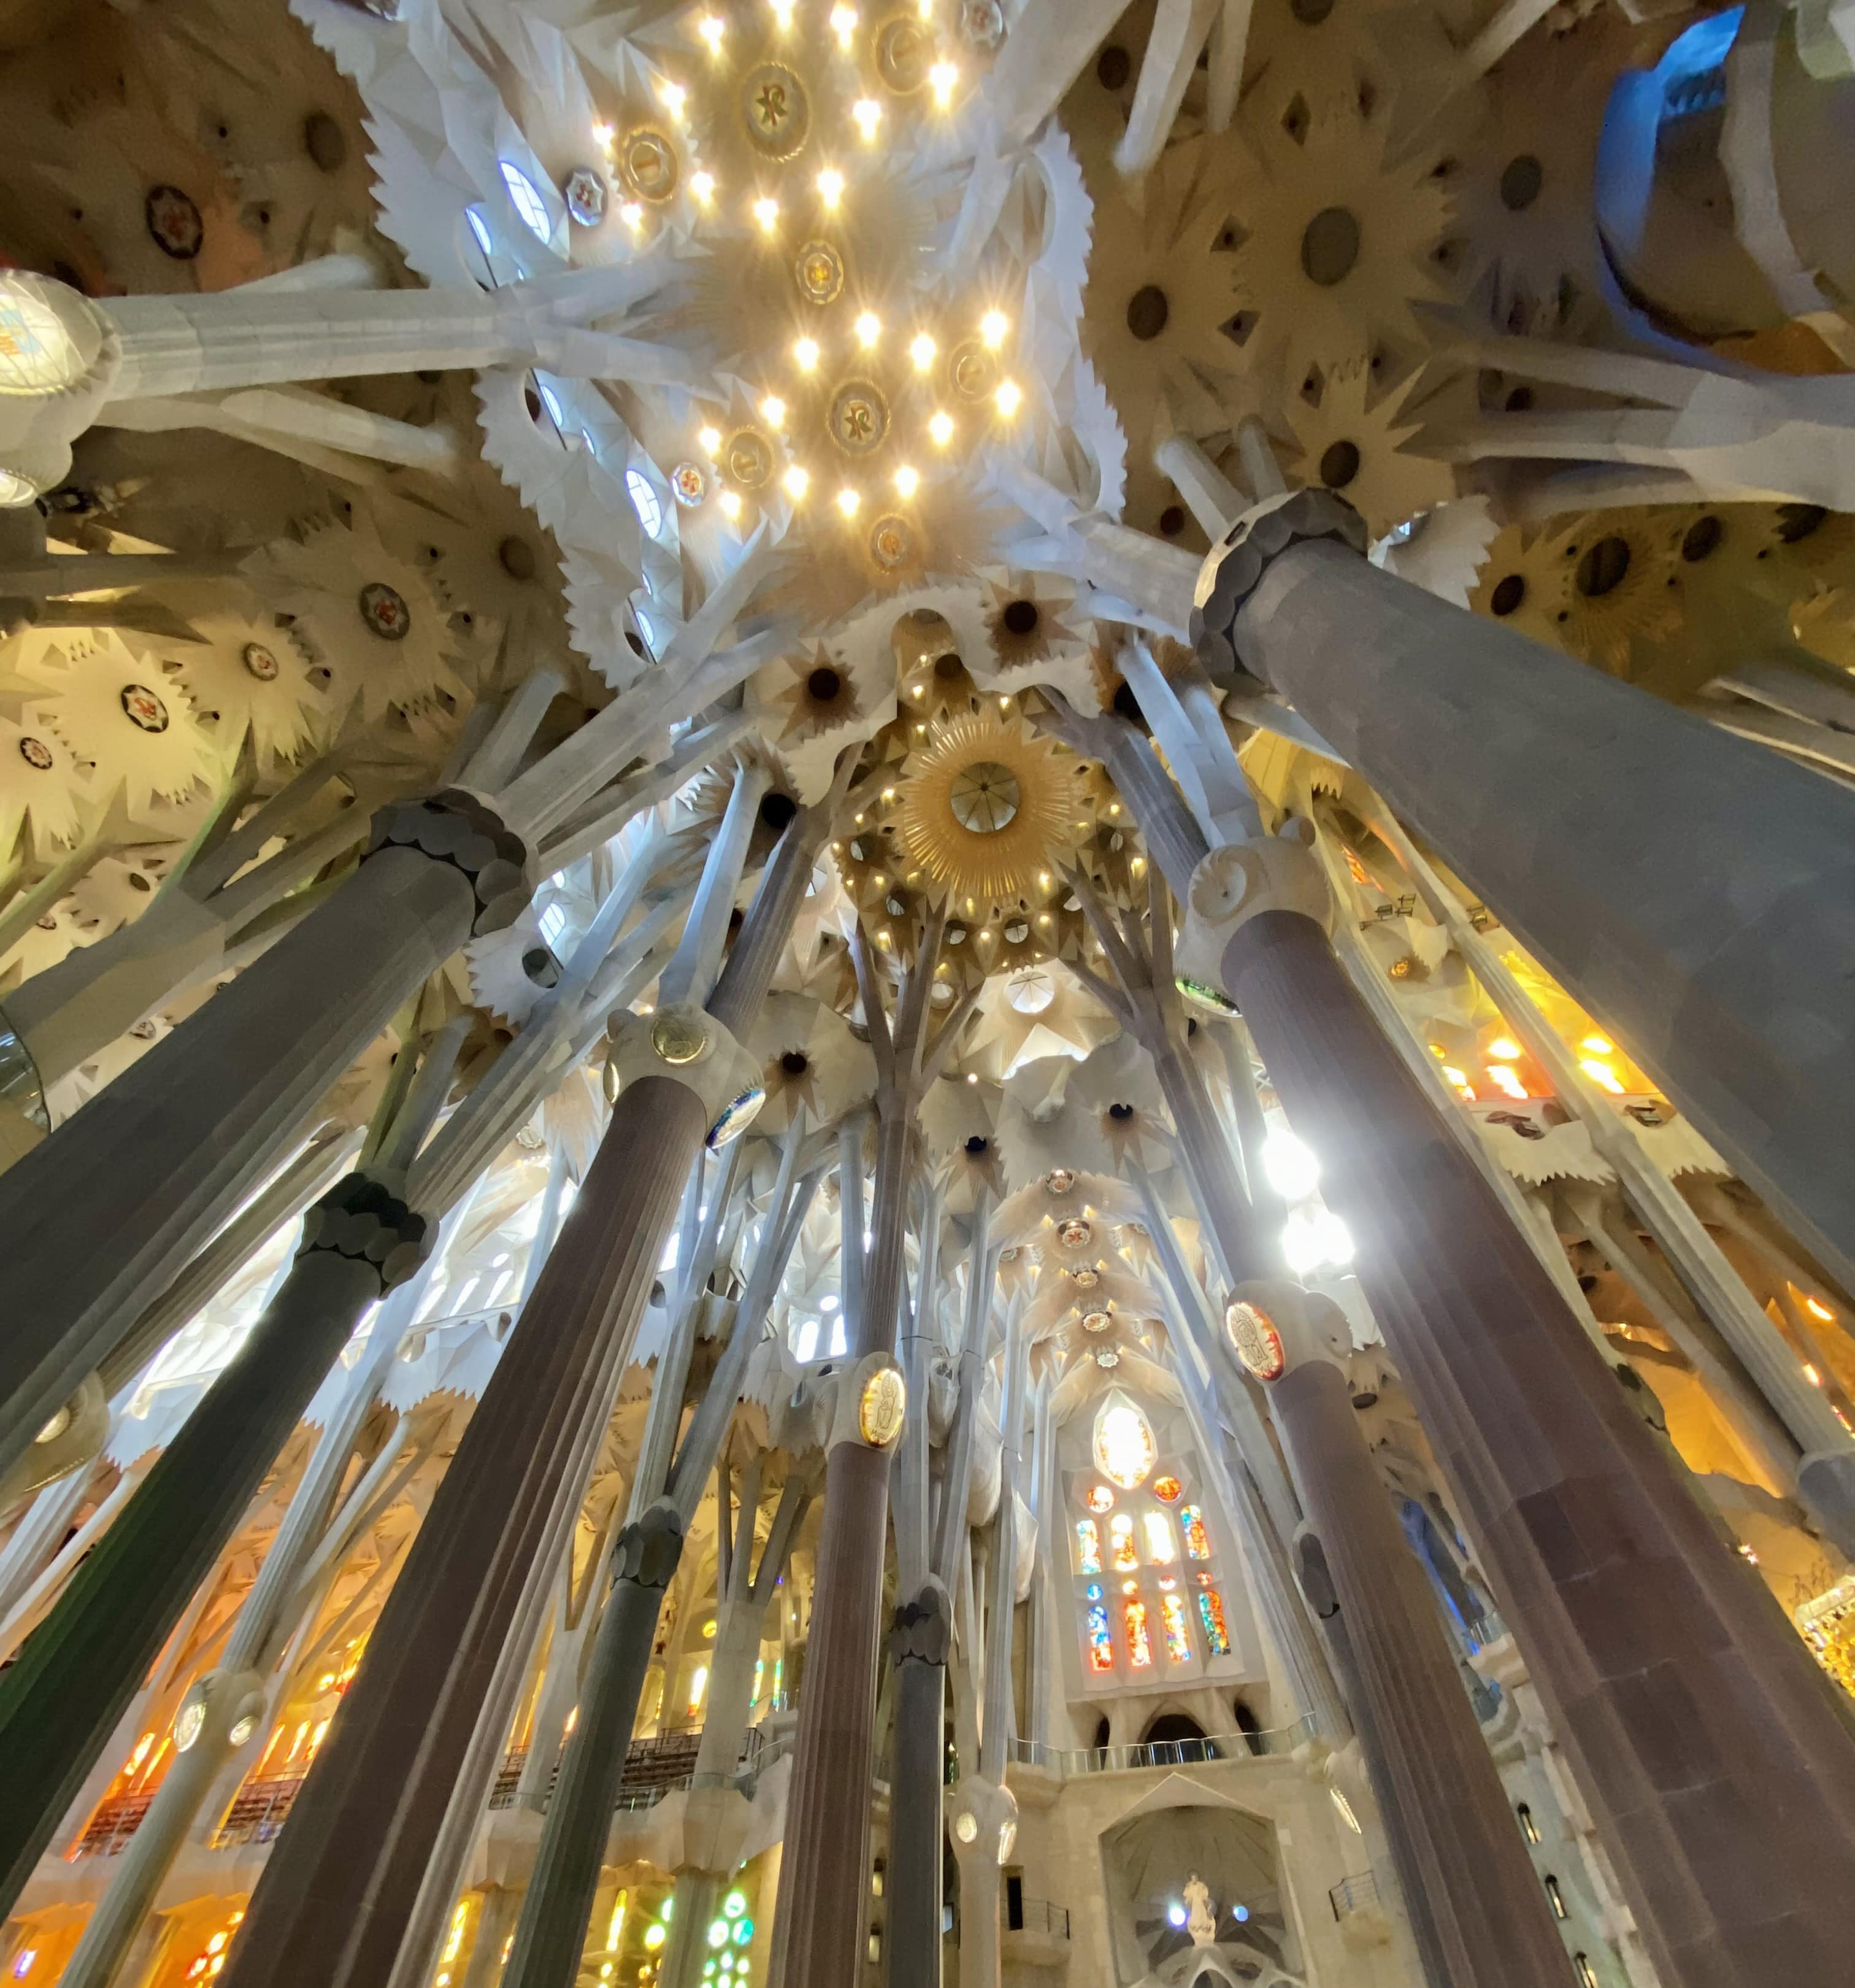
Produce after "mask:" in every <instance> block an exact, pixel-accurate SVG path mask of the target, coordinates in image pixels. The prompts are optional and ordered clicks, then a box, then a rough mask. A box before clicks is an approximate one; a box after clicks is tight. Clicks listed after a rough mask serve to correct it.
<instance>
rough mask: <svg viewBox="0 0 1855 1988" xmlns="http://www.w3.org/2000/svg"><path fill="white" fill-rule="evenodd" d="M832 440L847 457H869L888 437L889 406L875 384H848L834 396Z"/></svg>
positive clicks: (867, 382)
mask: <svg viewBox="0 0 1855 1988" xmlns="http://www.w3.org/2000/svg"><path fill="white" fill-rule="evenodd" d="M827 420H828V421H829V424H830V430H831V439H832V440H833V441H834V442H836V445H837V446H838V447H839V448H841V449H842V450H843V452H844V453H845V455H869V454H870V452H871V451H873V450H875V449H878V448H881V447H882V445H883V442H884V439H885V438H887V435H888V433H889V403H888V401H887V399H885V398H884V394H883V391H882V389H881V388H880V387H878V386H877V384H875V382H874V381H873V380H846V381H845V382H844V384H843V385H842V386H841V387H839V388H838V390H837V391H836V394H833V396H832V398H831V411H830V414H829V416H828V417H827Z"/></svg>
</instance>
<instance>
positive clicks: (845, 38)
mask: <svg viewBox="0 0 1855 1988" xmlns="http://www.w3.org/2000/svg"><path fill="white" fill-rule="evenodd" d="M831 32H833V34H834V35H836V37H837V46H839V47H840V49H847V48H848V47H849V46H850V37H851V36H852V35H853V34H855V33H856V32H857V9H856V8H854V7H833V8H832V9H831Z"/></svg>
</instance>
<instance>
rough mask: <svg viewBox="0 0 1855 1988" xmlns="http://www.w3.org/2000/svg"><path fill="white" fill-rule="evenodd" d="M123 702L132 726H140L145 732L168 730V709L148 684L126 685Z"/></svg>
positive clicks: (123, 690) (124, 686) (124, 710)
mask: <svg viewBox="0 0 1855 1988" xmlns="http://www.w3.org/2000/svg"><path fill="white" fill-rule="evenodd" d="M122 700H123V712H125V714H126V715H127V717H128V719H129V722H130V724H131V725H140V727H141V729H142V730H143V731H144V732H165V731H166V730H167V723H168V720H167V705H164V703H162V702H161V700H160V698H158V697H157V696H156V695H155V694H154V691H151V690H150V689H149V688H148V686H147V685H146V684H124V685H123V688H122Z"/></svg>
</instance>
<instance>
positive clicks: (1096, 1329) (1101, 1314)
mask: <svg viewBox="0 0 1855 1988" xmlns="http://www.w3.org/2000/svg"><path fill="white" fill-rule="evenodd" d="M1113 1323H1114V1320H1113V1315H1112V1314H1111V1313H1108V1312H1105V1311H1092V1312H1088V1313H1085V1314H1084V1315H1083V1321H1082V1329H1083V1331H1084V1332H1087V1333H1101V1332H1106V1331H1107V1329H1108V1327H1110V1326H1111V1325H1112V1324H1113Z"/></svg>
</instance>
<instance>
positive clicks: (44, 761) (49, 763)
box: [19, 735, 57, 773]
mask: <svg viewBox="0 0 1855 1988" xmlns="http://www.w3.org/2000/svg"><path fill="white" fill-rule="evenodd" d="M19 756H20V758H21V759H23V760H24V761H25V763H26V764H27V765H28V766H30V767H32V769H33V770H34V771H35V772H36V773H49V772H50V771H51V770H52V767H53V766H56V764H57V762H56V759H53V757H52V749H51V747H50V746H49V745H47V744H46V742H45V741H44V740H43V739H34V738H32V736H30V735H28V736H26V737H25V738H24V739H21V740H20V742H19Z"/></svg>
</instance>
